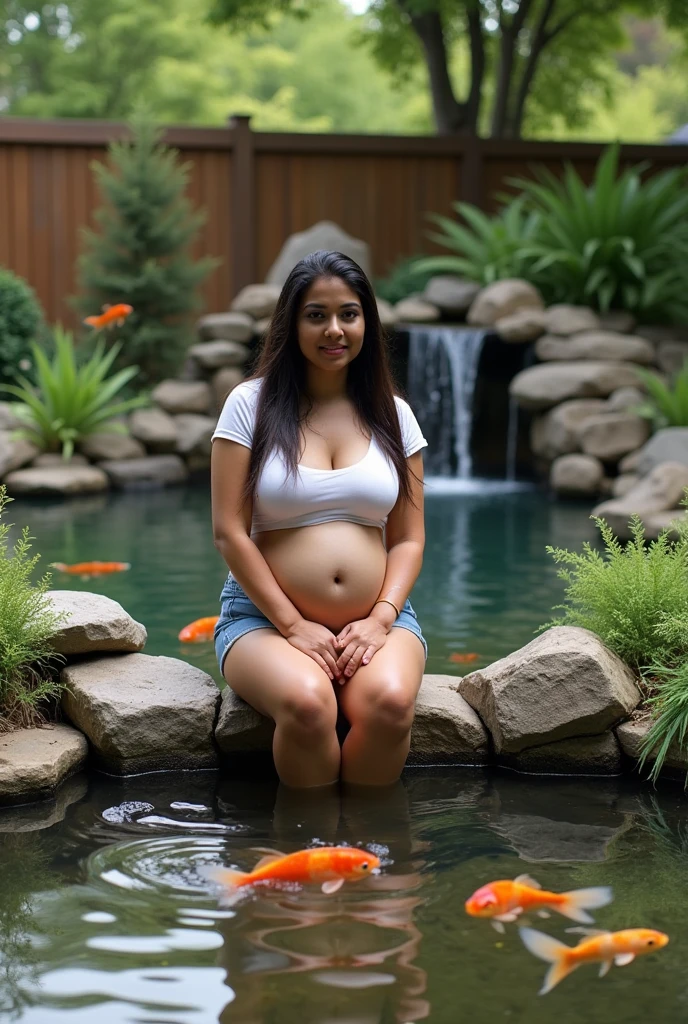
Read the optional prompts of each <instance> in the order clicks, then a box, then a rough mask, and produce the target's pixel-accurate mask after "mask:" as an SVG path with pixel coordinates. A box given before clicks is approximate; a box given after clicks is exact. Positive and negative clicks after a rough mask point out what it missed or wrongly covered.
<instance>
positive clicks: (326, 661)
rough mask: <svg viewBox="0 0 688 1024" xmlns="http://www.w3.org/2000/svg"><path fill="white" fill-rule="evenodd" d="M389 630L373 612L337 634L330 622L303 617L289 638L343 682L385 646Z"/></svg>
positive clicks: (298, 648)
mask: <svg viewBox="0 0 688 1024" xmlns="http://www.w3.org/2000/svg"><path fill="white" fill-rule="evenodd" d="M388 632H389V630H388V629H386V628H385V626H383V625H382V623H381V622H379V621H378V619H375V618H373V617H371V616H369V617H368V618H366V619H357V620H356V621H355V622H350V623H349V624H348V626H344V629H342V631H341V632H340V633H339V634H338V635H337V636H335V634H334V633H333V632H332V631H331V630H330V629H328V628H327V626H321V625H320V624H319V623H318V622H310V621H309V620H308V619H302V620H301V621H300V622H299V623H297V624H296V625H295V626H294V627H292V630H291V632H290V634H289V635H288V636H287V637H286V639H287V640H288V641H289V643H290V644H291V645H292V647H296V649H297V650H299V651H303V653H304V654H307V655H308V656H309V657H310V658H312V659H313V661H315V662H316V664H318V665H320V667H321V668H322V669H323V670H324V671H325V672H326V673H327V675H328V676H329V677H330V679H332V680H333V681H334V680H335V679H336V680H337V682H339V683H342V684H343V683H346V682H347V680H349V679H350V678H351V676H352V675H353V674H354V672H355V671H356V670H357V669H358V668H360V666H361V665H367V664H369V662H370V660H371V658H372V657H373V655H374V654H375V652H376V651H379V650H380V648H381V647H382V646H384V643H385V641H386V639H387V634H388Z"/></svg>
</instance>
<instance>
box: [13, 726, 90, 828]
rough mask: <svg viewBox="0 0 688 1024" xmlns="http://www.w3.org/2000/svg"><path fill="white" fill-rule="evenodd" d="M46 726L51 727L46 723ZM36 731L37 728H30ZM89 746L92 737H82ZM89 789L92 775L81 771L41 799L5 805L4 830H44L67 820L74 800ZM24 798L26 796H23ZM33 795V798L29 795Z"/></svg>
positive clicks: (79, 798)
mask: <svg viewBox="0 0 688 1024" xmlns="http://www.w3.org/2000/svg"><path fill="white" fill-rule="evenodd" d="M44 728H49V726H45V727H44ZM29 731H33V730H29ZM82 738H83V740H84V743H85V744H86V750H88V741H87V740H86V737H85V736H84V737H82ZM87 792H88V776H87V775H86V772H85V771H77V772H76V774H75V775H70V776H69V778H68V779H66V780H65V782H62V783H60V785H59V786H58V788H57V789H56V790H55V792H54V793H52V792H51V793H49V795H48V796H46V795H45V794H43V795H42V797H41V799H40V802H39V803H34V802H33V801H32V802H31V803H21V804H16V805H14V806H7V805H6V806H4V807H3V808H2V811H1V812H0V832H40V831H41V830H42V829H44V828H52V826H53V825H57V824H58V822H60V821H64V819H65V816H66V814H67V811H68V810H69V808H70V807H71V805H72V804H75V803H78V802H79V801H80V800H83V798H84V797H85V796H86V794H87ZM20 799H22V800H24V799H26V797H21V798H20ZM29 799H31V797H30V795H29Z"/></svg>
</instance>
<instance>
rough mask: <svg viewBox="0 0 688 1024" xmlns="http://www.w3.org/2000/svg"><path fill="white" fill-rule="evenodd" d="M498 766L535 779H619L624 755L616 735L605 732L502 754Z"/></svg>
mask: <svg viewBox="0 0 688 1024" xmlns="http://www.w3.org/2000/svg"><path fill="white" fill-rule="evenodd" d="M499 763H500V764H501V765H503V766H504V767H505V768H512V769H513V770H515V771H518V772H525V773H527V774H532V775H620V774H621V751H620V749H619V744H618V743H617V741H616V738H615V736H614V733H613V732H603V733H601V734H600V735H599V736H574V737H572V738H570V739H566V740H557V741H556V743H545V744H543V746H541V747H529V748H528V750H522V751H521V753H520V754H501V755H500V757H499Z"/></svg>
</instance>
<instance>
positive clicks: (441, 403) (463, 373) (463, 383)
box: [408, 325, 487, 480]
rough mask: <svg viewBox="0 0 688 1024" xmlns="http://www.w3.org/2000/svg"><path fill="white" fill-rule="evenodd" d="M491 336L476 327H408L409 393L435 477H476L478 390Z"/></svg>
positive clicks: (430, 471)
mask: <svg viewBox="0 0 688 1024" xmlns="http://www.w3.org/2000/svg"><path fill="white" fill-rule="evenodd" d="M486 334H487V331H484V330H482V329H476V328H471V327H432V326H430V325H418V326H412V327H409V361H408V392H409V399H410V402H411V405H412V406H413V409H414V412H415V414H416V416H417V418H418V422H419V423H420V426H421V429H422V431H423V433H424V435H425V437H426V439H427V441H428V448H427V449H426V455H425V471H426V473H427V474H428V475H430V476H443V477H454V478H455V479H459V480H469V479H470V478H471V475H472V460H471V427H472V420H473V391H474V388H475V380H476V376H477V373H478V362H479V360H480V353H481V351H482V347H483V341H484V340H485V336H486Z"/></svg>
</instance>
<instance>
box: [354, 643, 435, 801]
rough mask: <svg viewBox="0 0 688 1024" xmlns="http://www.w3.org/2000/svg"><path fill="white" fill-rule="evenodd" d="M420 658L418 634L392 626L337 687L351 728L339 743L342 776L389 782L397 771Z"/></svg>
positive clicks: (409, 722)
mask: <svg viewBox="0 0 688 1024" xmlns="http://www.w3.org/2000/svg"><path fill="white" fill-rule="evenodd" d="M424 667H425V660H424V656H423V647H422V645H421V643H420V641H419V640H418V637H416V636H414V635H413V633H411V632H410V630H408V629H400V628H398V629H392V630H391V632H390V634H389V636H388V637H387V642H386V643H385V646H384V647H383V648H381V649H380V650H379V651H378V652H377V653H376V654H375V655H374V656H373V659H372V661H371V662H370V664H368V665H365V666H363V667H362V668H359V669H358V671H357V672H356V673H355V674H354V675H353V676H352V677H351V679H350V680H349V681H348V682H347V683H345V685H344V686H343V687H341V689H339V692H338V697H339V703H340V705H341V708H342V711H343V712H344V714H345V715H346V717H347V719H348V720H349V722H350V724H351V731H350V732H349V735H348V736H347V738H346V740H345V741H344V746H343V747H342V780H343V781H344V782H349V783H355V784H358V785H363V786H389V785H391V783H393V782H396V780H397V779H398V778H399V776H400V775H401V771H402V768H403V767H404V763H405V761H406V758H407V756H408V752H409V745H410V741H411V725H412V724H413V713H414V705H415V700H416V696H417V694H418V690H419V689H420V684H421V680H422V678H423V669H424Z"/></svg>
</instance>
